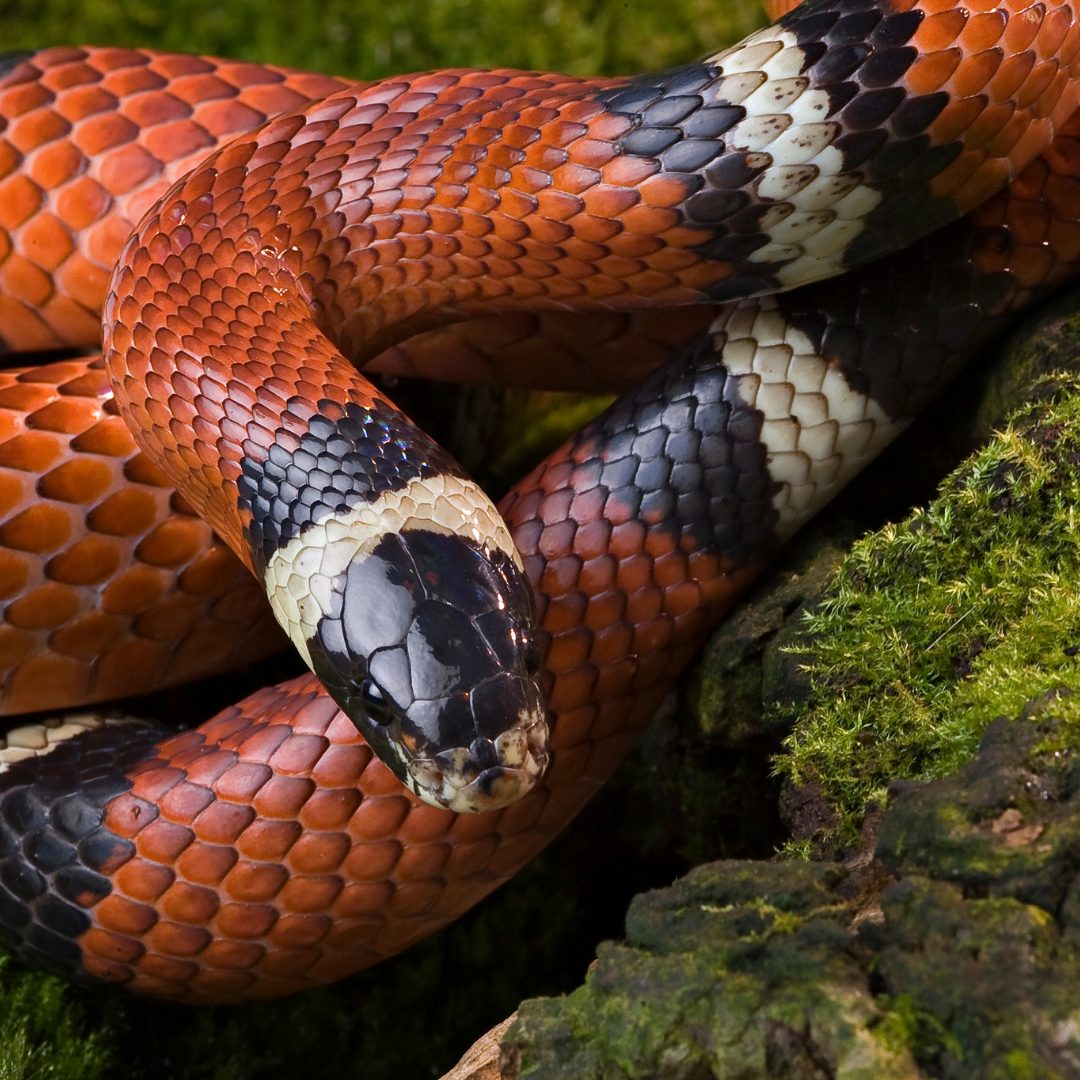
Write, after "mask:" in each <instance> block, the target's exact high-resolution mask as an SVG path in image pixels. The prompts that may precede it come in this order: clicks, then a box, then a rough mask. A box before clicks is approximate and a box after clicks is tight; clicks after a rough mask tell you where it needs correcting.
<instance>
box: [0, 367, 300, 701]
mask: <svg viewBox="0 0 1080 1080" xmlns="http://www.w3.org/2000/svg"><path fill="white" fill-rule="evenodd" d="M281 646H282V640H281V637H280V635H279V633H278V632H277V630H276V627H275V626H274V623H273V619H272V617H271V616H270V613H269V609H268V608H267V606H266V604H265V599H264V596H263V595H262V591H261V590H260V589H259V588H258V585H257V584H256V582H254V581H253V580H252V579H251V577H250V575H249V574H248V573H247V571H246V570H245V569H244V568H243V567H242V566H241V565H240V563H239V562H237V560H236V559H235V558H234V557H233V556H232V554H231V553H230V552H229V551H228V550H227V549H226V548H225V547H224V545H223V544H222V543H221V542H220V541H218V540H215V538H214V536H213V534H212V533H211V531H210V529H209V527H208V526H207V525H206V523H205V522H203V521H202V520H201V519H200V518H198V517H196V516H195V515H194V514H193V513H192V512H191V510H190V508H189V507H188V506H187V504H186V503H185V502H184V501H183V499H181V498H180V497H179V496H178V495H177V494H176V493H175V491H174V490H173V489H172V488H171V487H170V486H169V485H168V484H167V483H166V482H165V480H164V478H163V477H162V476H161V473H160V472H159V471H158V469H157V468H156V467H155V466H153V465H152V464H151V463H150V462H148V461H147V460H146V458H145V457H144V456H143V455H142V454H141V453H140V452H139V450H138V449H137V447H136V446H135V443H134V440H133V439H132V438H131V435H130V433H129V432H128V430H127V428H126V427H125V425H124V423H123V421H122V420H121V419H120V417H119V416H118V415H117V412H116V408H115V406H114V404H113V402H112V396H111V392H110V390H109V384H108V379H107V378H106V376H105V374H104V372H103V370H102V364H101V361H100V359H97V360H81V359H80V360H70V361H62V362H58V363H53V364H48V365H45V366H41V367H36V368H25V369H13V370H7V371H2V372H0V711H2V712H3V713H6V714H11V713H17V712H27V711H40V710H44V709H57V708H69V707H71V706H76V705H80V704H84V703H86V702H90V701H105V700H108V699H110V698H118V697H125V696H128V695H131V694H136V693H145V692H147V691H148V690H149V689H152V688H155V687H164V686H171V685H176V684H178V683H181V682H184V681H187V680H189V679H191V678H193V677H194V676H196V675H203V674H211V673H213V672H217V671H225V670H228V669H230V668H232V667H236V666H237V665H240V664H244V663H250V662H251V661H253V660H255V659H258V658H260V657H263V656H266V655H268V654H269V653H270V652H272V651H274V650H276V649H279V648H280V647H281Z"/></svg>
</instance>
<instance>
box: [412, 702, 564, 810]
mask: <svg viewBox="0 0 1080 1080" xmlns="http://www.w3.org/2000/svg"><path fill="white" fill-rule="evenodd" d="M548 735H549V731H548V722H547V717H546V716H539V717H535V718H534V719H533V720H532V722H531V723H529V724H527V725H524V724H523V725H522V726H519V727H515V728H512V729H511V730H509V731H504V732H503V733H502V734H501V735H499V736H498V737H497V738H495V739H488V738H485V737H483V736H481V737H479V738H477V739H476V740H474V742H473V743H472V745H471V746H469V747H463V746H462V747H457V748H456V749H454V750H446V751H444V752H443V753H441V754H437V755H435V756H434V757H417V758H413V759H412V760H410V761H409V762H407V764H406V766H405V769H406V775H405V777H404V780H405V783H406V784H407V786H408V787H409V788H410V790H412V792H413V793H414V794H416V795H418V796H419V797H420V798H421V799H423V800H424V801H425V802H427V803H430V804H431V805H433V806H439V807H442V808H444V809H446V810H452V811H454V812H455V813H482V812H484V811H487V810H498V809H500V808H502V807H504V806H507V805H509V804H510V803H512V802H515V801H516V800H518V799H520V798H521V797H522V796H523V795H526V794H527V793H528V792H529V791H531V790H532V789H533V788H534V787H535V786H536V784H537V783H538V781H539V780H540V779H541V778H542V777H543V775H544V773H545V772H546V771H547V767H548V764H549V761H550V753H549V750H548Z"/></svg>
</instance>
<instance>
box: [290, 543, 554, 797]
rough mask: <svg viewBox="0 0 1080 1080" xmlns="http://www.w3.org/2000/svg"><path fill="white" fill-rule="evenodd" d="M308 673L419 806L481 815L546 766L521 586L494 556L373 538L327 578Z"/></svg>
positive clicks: (524, 586)
mask: <svg viewBox="0 0 1080 1080" xmlns="http://www.w3.org/2000/svg"><path fill="white" fill-rule="evenodd" d="M339 584H340V610H338V609H337V607H336V605H335V610H334V612H333V616H332V617H330V618H323V619H321V620H320V622H319V625H318V628H317V631H316V634H315V636H314V637H313V638H311V639H309V640H308V642H307V646H308V650H309V652H310V655H311V660H312V668H313V670H314V671H315V673H316V674H317V675H318V676H319V677H320V679H322V681H323V683H324V685H325V686H326V688H327V690H328V691H329V692H330V694H331V696H333V697H334V699H335V700H336V701H337V702H338V704H339V705H340V706H341V708H342V710H343V711H344V712H345V713H346V714H347V715H348V716H349V717H350V719H351V720H352V721H353V723H354V724H355V725H356V727H357V728H358V729H359V731H360V732H361V734H362V735H363V736H364V738H365V739H366V740H367V741H368V743H369V744H370V745H371V747H372V749H373V750H374V751H375V753H376V754H378V755H379V757H380V758H382V760H383V761H384V762H385V763H386V764H387V765H388V766H389V767H390V768H391V769H392V770H393V772H394V774H395V775H396V776H397V777H398V778H399V779H400V780H401V781H402V783H404V784H405V785H406V786H407V787H408V788H410V789H411V790H412V791H413V792H414V793H415V794H416V795H418V796H419V797H420V798H421V799H423V800H424V801H425V802H428V803H431V804H432V805H435V806H440V807H445V808H447V809H450V810H455V811H480V810H493V809H497V808H498V807H500V806H505V805H506V804H507V803H510V802H513V801H515V800H516V799H518V798H520V797H521V796H522V795H524V794H525V793H526V792H528V791H529V790H530V789H531V788H532V787H533V786H534V785H535V784H536V782H537V780H538V779H539V778H540V776H541V775H542V774H543V772H544V770H545V768H546V766H547V762H548V748H547V739H548V724H547V709H546V705H545V701H544V696H543V694H542V692H541V690H540V687H539V685H538V681H537V675H538V672H539V666H540V660H539V653H538V650H537V648H536V644H535V637H534V631H533V629H532V608H533V605H532V595H531V591H530V589H529V585H528V582H527V581H526V580H525V578H524V575H523V574H522V573H521V571H520V569H519V568H518V567H517V566H516V565H515V563H514V561H513V559H512V558H511V557H510V556H509V555H508V554H507V553H506V552H504V551H502V550H500V549H498V548H495V549H491V548H485V547H484V546H483V545H480V544H477V543H476V542H475V541H472V540H470V539H468V538H463V537H461V536H459V535H455V534H450V533H441V532H435V531H432V530H430V529H407V530H404V531H402V532H394V533H387V534H385V535H384V536H383V537H382V538H381V539H380V540H379V541H378V542H377V543H376V544H375V545H374V546H373V547H372V548H371V549H370V550H369V551H368V552H366V554H365V555H364V556H363V557H362V558H359V559H355V560H353V561H352V562H350V564H349V566H348V568H347V569H346V570H345V572H344V573H343V574H342V575H341V576H340V577H339Z"/></svg>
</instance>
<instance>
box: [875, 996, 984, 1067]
mask: <svg viewBox="0 0 1080 1080" xmlns="http://www.w3.org/2000/svg"><path fill="white" fill-rule="evenodd" d="M878 1004H879V1005H880V1006H881V1010H882V1017H881V1020H880V1022H878V1023H877V1024H875V1025H874V1027H873V1029H872V1030H873V1034H874V1038H876V1039H878V1040H879V1041H880V1042H881V1044H882V1045H883V1046H885V1047H887V1048H888V1049H890V1050H893V1051H895V1052H897V1053H900V1052H902V1051H907V1052H910V1053H918V1054H920V1055H922V1056H933V1055H937V1054H940V1053H942V1052H947V1053H949V1054H950V1055H952V1056H953V1057H956V1058H960V1059H962V1058H963V1048H962V1047H961V1045H960V1040H959V1039H957V1037H956V1036H955V1035H954V1034H953V1033H952V1032H951V1031H949V1030H948V1028H946V1027H945V1025H944V1024H943V1023H942V1022H941V1020H940V1019H939V1018H938V1017H937V1016H935V1015H934V1014H933V1013H932V1012H930V1011H929V1010H927V1009H924V1008H922V1007H921V1006H920V1004H919V1002H918V1000H917V999H916V998H915V997H914V996H913V995H912V994H897V995H896V997H892V998H890V997H887V996H885V995H882V996H881V997H879V998H878Z"/></svg>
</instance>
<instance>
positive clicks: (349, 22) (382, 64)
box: [0, 0, 763, 79]
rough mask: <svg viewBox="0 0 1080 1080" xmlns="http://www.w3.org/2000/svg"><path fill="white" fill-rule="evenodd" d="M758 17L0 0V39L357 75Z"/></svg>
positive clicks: (698, 32) (672, 10)
mask: <svg viewBox="0 0 1080 1080" xmlns="http://www.w3.org/2000/svg"><path fill="white" fill-rule="evenodd" d="M762 19H763V17H762V15H761V13H760V8H759V6H758V4H757V3H756V0H724V3H722V4H717V3H713V2H711V0H671V2H669V3H665V4H657V3H654V2H652V0H539V2H537V3H532V4H522V3H521V2H520V0H397V2H396V3H387V2H385V0H323V2H322V3H320V4H319V5H318V6H317V7H315V8H306V7H303V6H299V5H297V4H294V3H285V2H282V0H229V2H227V3H213V2H211V0H170V2H169V3H167V4H159V3H153V2H147V0H43V2H42V0H5V2H4V4H3V6H2V9H0V42H2V48H3V49H4V50H11V49H32V48H40V47H41V46H43V45H56V44H85V43H90V44H100V45H139V46H148V45H150V46H155V47H157V48H162V49H179V50H184V51H186V52H203V53H210V54H214V55H221V56H237V57H243V58H245V59H251V60H260V61H264V62H266V63H276V64H286V65H291V66H293V67H300V68H310V69H313V70H318V71H326V72H332V73H334V74H340V75H354V76H356V77H357V78H365V79H369V78H377V77H379V76H381V75H388V74H402V73H404V72H408V71H424V70H428V69H430V68H436V67H453V66H476V67H517V68H529V69H534V70H547V71H568V72H575V73H580V74H600V73H606V74H613V73H622V72H630V71H635V70H650V69H653V68H659V67H664V66H665V65H668V64H678V63H684V62H686V61H688V60H692V59H694V58H696V57H697V56H700V55H705V54H707V53H711V52H715V51H716V49H717V48H718V46H721V45H723V44H725V43H727V42H730V41H735V40H737V39H738V38H739V37H742V36H743V35H744V34H745V33H746V32H748V31H749V30H750V29H752V28H753V27H754V26H755V25H757V24H759V23H760V22H761V21H762Z"/></svg>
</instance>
